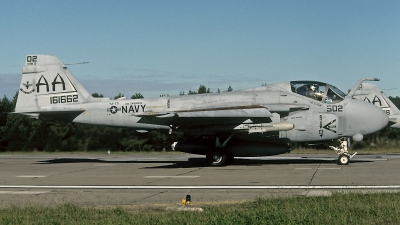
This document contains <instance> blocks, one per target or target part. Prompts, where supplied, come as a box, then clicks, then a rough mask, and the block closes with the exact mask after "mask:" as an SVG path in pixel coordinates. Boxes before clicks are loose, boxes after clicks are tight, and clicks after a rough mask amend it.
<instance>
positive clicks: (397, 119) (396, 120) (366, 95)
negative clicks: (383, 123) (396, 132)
mask: <svg viewBox="0 0 400 225" xmlns="http://www.w3.org/2000/svg"><path fill="white" fill-rule="evenodd" d="M353 98H356V99H361V100H363V101H366V102H369V103H372V104H374V105H376V106H378V107H380V108H382V110H383V111H385V112H386V114H388V116H389V119H390V122H391V124H393V125H391V126H390V127H394V128H400V110H399V109H398V108H397V107H396V105H395V104H394V103H393V102H392V101H391V100H390V99H389V98H388V96H387V95H386V94H385V93H383V91H382V90H381V89H380V88H379V87H378V86H377V85H375V84H370V83H363V84H361V85H360V88H359V89H358V90H357V91H356V92H355V93H354V95H353Z"/></svg>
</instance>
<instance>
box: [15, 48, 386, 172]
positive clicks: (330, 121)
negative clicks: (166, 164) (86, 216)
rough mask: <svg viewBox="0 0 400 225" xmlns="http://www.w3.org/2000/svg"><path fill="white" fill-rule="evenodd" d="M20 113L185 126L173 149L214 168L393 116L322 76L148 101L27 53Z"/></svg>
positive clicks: (374, 126) (355, 132) (380, 124)
mask: <svg viewBox="0 0 400 225" xmlns="http://www.w3.org/2000/svg"><path fill="white" fill-rule="evenodd" d="M362 81H363V80H360V81H359V82H358V83H357V84H356V86H355V88H353V90H354V91H355V90H356V89H357V88H356V87H358V86H359V85H360V84H361V83H362ZM354 91H353V92H354ZM15 113H19V114H23V115H27V116H30V117H34V118H48V119H59V120H66V121H70V122H76V123H86V124H97V125H108V126H119V127H131V128H133V129H136V130H138V131H144V130H151V129H167V130H169V131H170V132H172V131H183V132H186V133H187V134H188V135H187V139H186V140H184V141H179V142H175V143H174V144H173V147H174V148H175V149H176V150H178V151H182V152H188V153H194V154H202V155H206V159H207V161H208V162H209V164H210V165H213V166H222V165H226V164H227V163H229V162H230V161H232V160H233V158H234V157H235V156H268V155H276V154H282V153H286V152H290V150H291V148H290V142H320V141H330V140H336V139H339V138H341V137H345V138H346V137H352V138H353V140H356V141H360V140H362V137H363V135H365V134H369V133H372V132H376V131H378V130H380V129H382V128H384V127H385V126H386V125H387V124H388V121H389V119H388V116H387V114H386V113H385V112H384V111H382V110H381V109H380V108H379V107H376V106H374V105H372V104H369V103H367V102H364V101H361V100H358V99H352V98H350V97H348V96H346V95H345V94H344V93H343V92H342V91H340V90H339V89H338V88H336V87H335V86H333V85H330V84H327V83H323V82H317V81H291V82H285V83H278V84H273V85H265V86H261V87H255V88H250V89H244V90H239V91H232V92H223V93H211V94H201V95H187V96H164V97H161V98H149V99H126V98H125V97H123V98H119V99H116V100H111V99H109V98H93V97H92V96H91V95H90V94H89V93H88V92H87V91H86V89H85V88H84V87H83V86H82V85H81V83H79V81H78V80H77V79H76V78H75V76H74V75H73V74H72V73H71V72H70V71H69V70H68V68H67V67H66V66H65V64H63V63H62V62H61V61H60V60H59V59H58V58H56V57H54V56H49V55H28V56H27V57H26V62H25V66H24V67H23V70H22V80H21V86H20V89H19V95H18V99H17V104H16V108H15ZM337 153H338V154H339V159H338V163H339V164H347V163H348V162H349V160H350V158H351V157H352V156H351V155H350V154H349V153H348V151H347V147H346V146H345V145H343V146H341V147H338V149H337Z"/></svg>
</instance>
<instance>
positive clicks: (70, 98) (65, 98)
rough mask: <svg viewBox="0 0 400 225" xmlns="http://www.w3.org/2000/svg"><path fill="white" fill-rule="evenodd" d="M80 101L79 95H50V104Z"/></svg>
mask: <svg viewBox="0 0 400 225" xmlns="http://www.w3.org/2000/svg"><path fill="white" fill-rule="evenodd" d="M71 102H78V95H59V96H53V97H50V104H59V103H71Z"/></svg>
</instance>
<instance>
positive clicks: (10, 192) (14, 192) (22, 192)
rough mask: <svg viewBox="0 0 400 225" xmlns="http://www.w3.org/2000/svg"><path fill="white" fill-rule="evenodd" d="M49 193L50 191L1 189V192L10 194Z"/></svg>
mask: <svg viewBox="0 0 400 225" xmlns="http://www.w3.org/2000/svg"><path fill="white" fill-rule="evenodd" d="M44 193H48V191H0V194H9V195H38V194H44Z"/></svg>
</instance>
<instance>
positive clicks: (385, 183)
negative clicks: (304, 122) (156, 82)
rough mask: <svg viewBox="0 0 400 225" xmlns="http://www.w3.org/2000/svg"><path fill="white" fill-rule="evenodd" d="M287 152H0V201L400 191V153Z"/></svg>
mask: <svg viewBox="0 0 400 225" xmlns="http://www.w3.org/2000/svg"><path fill="white" fill-rule="evenodd" d="M336 159H337V157H336V156H335V155H333V154H332V155H304V154H300V155H297V154H286V155H280V156H273V157H260V158H237V159H235V161H234V162H233V164H232V165H229V166H226V167H207V166H206V165H205V159H204V157H202V156H197V155H189V154H176V153H173V154H172V153H166V154H127V155H121V154H120V155H118V154H117V155H113V154H109V155H108V154H104V155H94V154H93V155H91V154H90V153H88V154H85V155H83V154H77V155H74V154H24V155H6V154H2V155H1V154H0V171H1V176H0V207H9V206H12V205H16V206H26V205H41V206H54V205H59V204H64V203H74V204H79V205H89V206H109V205H143V204H167V205H174V204H176V205H178V204H180V202H181V199H182V198H185V196H186V195H187V194H189V195H191V197H192V202H193V204H196V203H203V204H205V203H221V202H236V201H246V200H253V199H255V198H257V197H276V196H278V197H279V196H293V195H330V194H331V193H332V192H335V191H366V192H369V191H400V155H357V156H355V157H354V158H353V159H352V161H351V163H350V164H349V165H344V166H343V165H337V164H336Z"/></svg>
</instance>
